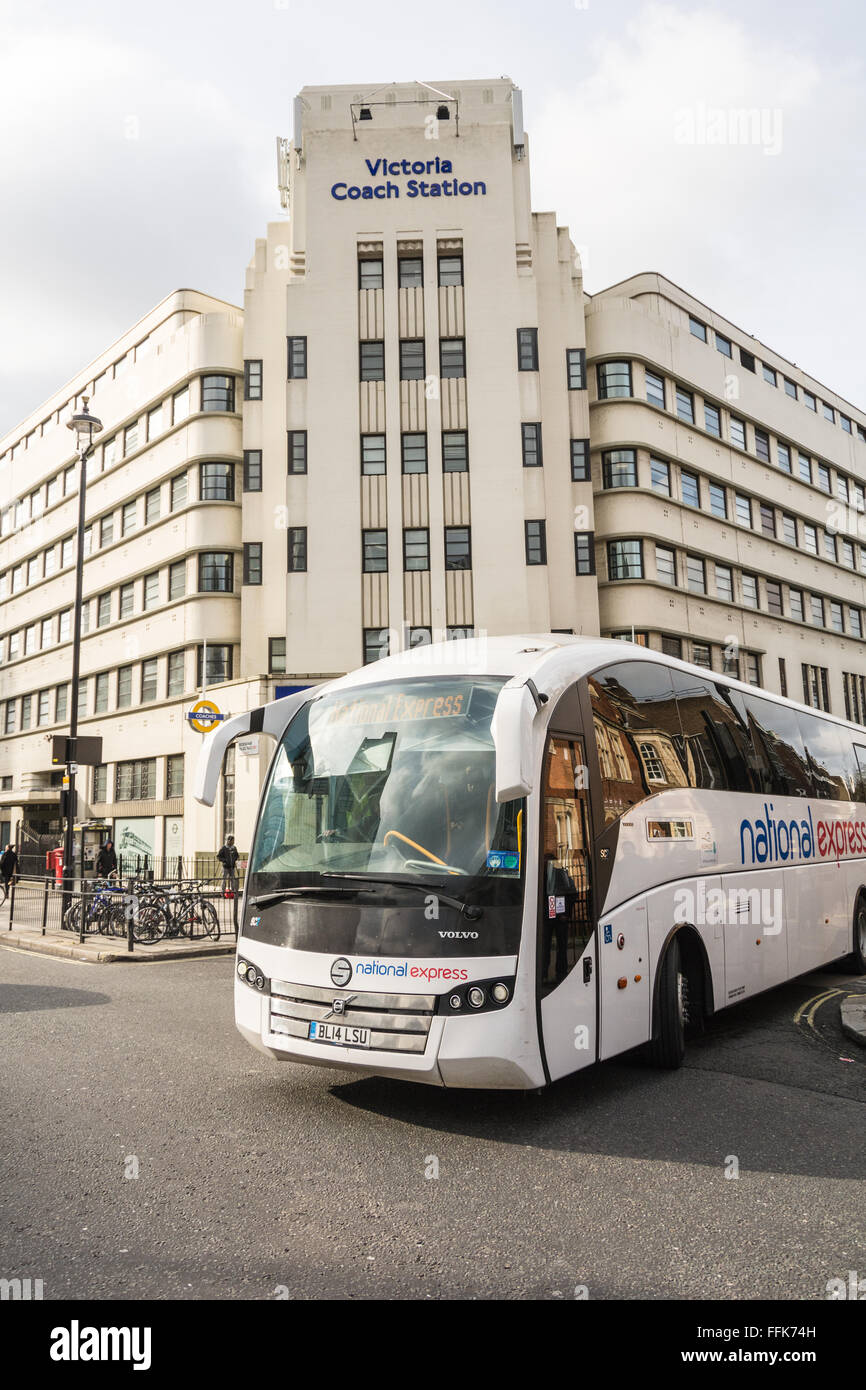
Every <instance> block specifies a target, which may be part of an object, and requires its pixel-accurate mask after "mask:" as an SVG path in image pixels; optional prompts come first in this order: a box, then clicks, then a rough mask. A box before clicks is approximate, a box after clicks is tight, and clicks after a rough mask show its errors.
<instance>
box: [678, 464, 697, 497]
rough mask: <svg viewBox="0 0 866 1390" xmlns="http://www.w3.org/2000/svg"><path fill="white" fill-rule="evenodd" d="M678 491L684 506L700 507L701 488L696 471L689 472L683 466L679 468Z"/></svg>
mask: <svg viewBox="0 0 866 1390" xmlns="http://www.w3.org/2000/svg"><path fill="white" fill-rule="evenodd" d="M680 492H681V493H682V498H683V502H684V504H685V506H687V507H700V505H701V489H700V482H699V480H698V475H697V473H689V472H687V471H686V469H685V468H683V469H681V470H680Z"/></svg>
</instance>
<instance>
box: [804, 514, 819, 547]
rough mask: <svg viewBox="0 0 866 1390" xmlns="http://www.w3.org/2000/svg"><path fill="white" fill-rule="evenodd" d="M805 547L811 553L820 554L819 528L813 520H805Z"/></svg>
mask: <svg viewBox="0 0 866 1390" xmlns="http://www.w3.org/2000/svg"><path fill="white" fill-rule="evenodd" d="M803 549H804V550H805V551H807V552H808V554H810V555H817V554H818V529H817V527H815V526H813V525H812V524H811V522H808V521H804V522H803Z"/></svg>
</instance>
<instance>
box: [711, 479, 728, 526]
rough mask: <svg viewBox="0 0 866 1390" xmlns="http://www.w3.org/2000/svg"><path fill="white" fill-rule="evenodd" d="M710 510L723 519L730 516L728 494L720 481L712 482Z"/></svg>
mask: <svg viewBox="0 0 866 1390" xmlns="http://www.w3.org/2000/svg"><path fill="white" fill-rule="evenodd" d="M710 511H711V512H712V514H713V516H717V517H720V518H721V519H722V520H723V521H727V518H728V495H727V493H726V492H725V489H724V488H723V487H722V485H721V484H720V483H710Z"/></svg>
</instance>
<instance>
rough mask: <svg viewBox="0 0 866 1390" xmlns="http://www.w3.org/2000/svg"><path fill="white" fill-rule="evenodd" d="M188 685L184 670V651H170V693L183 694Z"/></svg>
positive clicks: (171, 694)
mask: <svg viewBox="0 0 866 1390" xmlns="http://www.w3.org/2000/svg"><path fill="white" fill-rule="evenodd" d="M185 687H186V676H185V671H184V653H183V652H182V651H181V652H169V654H168V695H169V698H171V696H173V695H182V694H183V692H184V689H185Z"/></svg>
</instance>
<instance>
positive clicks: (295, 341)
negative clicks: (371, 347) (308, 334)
mask: <svg viewBox="0 0 866 1390" xmlns="http://www.w3.org/2000/svg"><path fill="white" fill-rule="evenodd" d="M380 346H381V344H380ZM286 358H287V368H286V375H287V376H288V378H289V380H290V381H299V380H303V379H304V377H306V375H307V340H306V338H287V339H286Z"/></svg>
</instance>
